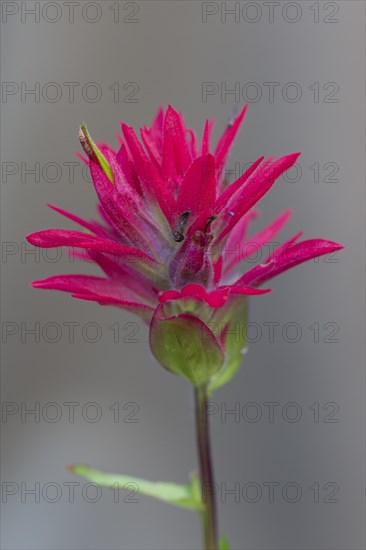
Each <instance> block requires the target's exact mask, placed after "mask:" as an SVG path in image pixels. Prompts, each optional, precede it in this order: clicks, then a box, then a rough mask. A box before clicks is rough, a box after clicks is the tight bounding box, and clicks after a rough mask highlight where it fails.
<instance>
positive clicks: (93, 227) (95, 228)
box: [48, 204, 105, 236]
mask: <svg viewBox="0 0 366 550" xmlns="http://www.w3.org/2000/svg"><path fill="white" fill-rule="evenodd" d="M48 206H49V207H50V208H52V210H54V211H55V212H58V213H59V214H61V215H62V216H65V218H68V219H69V220H72V221H73V222H75V223H77V224H79V225H81V227H85V229H87V230H88V231H90V232H92V233H95V234H96V235H99V236H105V232H104V231H103V230H102V228H101V227H100V225H98V224H97V223H96V222H88V221H86V220H83V219H82V218H79V216H76V215H75V214H72V212H68V211H67V210H63V209H62V208H59V207H58V206H54V205H52V204H48Z"/></svg>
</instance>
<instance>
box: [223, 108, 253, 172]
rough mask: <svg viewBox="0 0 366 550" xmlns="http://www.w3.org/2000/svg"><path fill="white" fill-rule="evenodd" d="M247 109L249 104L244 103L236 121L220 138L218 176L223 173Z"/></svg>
mask: <svg viewBox="0 0 366 550" xmlns="http://www.w3.org/2000/svg"><path fill="white" fill-rule="evenodd" d="M247 109H248V104H246V105H244V107H243V109H242V110H241V112H240V113H239V115H238V116H237V117H236V119H235V120H234V122H233V123H232V124H230V125H229V126H228V127H227V128H226V130H225V132H224V133H223V135H222V136H221V138H220V139H219V142H218V144H217V146H216V150H215V157H216V161H217V164H216V167H217V174H218V177H220V176H221V174H222V170H223V168H224V165H225V162H226V160H227V158H228V156H229V153H230V149H231V146H232V144H233V141H234V139H235V137H236V134H237V133H238V131H239V128H240V126H241V124H242V122H243V120H244V117H245V113H246V112H247Z"/></svg>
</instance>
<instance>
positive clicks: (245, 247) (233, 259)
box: [224, 210, 292, 273]
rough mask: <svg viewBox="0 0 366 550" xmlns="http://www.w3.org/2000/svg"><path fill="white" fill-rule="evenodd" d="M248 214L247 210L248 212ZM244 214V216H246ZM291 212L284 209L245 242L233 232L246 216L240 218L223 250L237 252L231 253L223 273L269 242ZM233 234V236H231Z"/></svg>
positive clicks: (256, 252)
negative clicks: (235, 252)
mask: <svg viewBox="0 0 366 550" xmlns="http://www.w3.org/2000/svg"><path fill="white" fill-rule="evenodd" d="M248 214H249V212H248ZM248 214H246V216H248ZM291 214H292V211H291V210H286V211H285V212H283V213H282V214H281V215H280V216H278V218H276V219H275V220H274V221H273V222H272V223H271V224H270V225H269V226H268V227H266V228H265V229H263V230H262V231H260V232H259V233H257V234H256V235H253V236H251V237H249V238H248V240H247V241H246V242H244V239H241V238H240V235H239V234H236V233H235V230H236V228H237V227H238V226H239V227H240V222H241V221H242V220H245V219H246V216H244V217H243V218H242V220H240V222H239V223H238V224H237V226H236V227H235V228H234V229H233V232H232V234H231V235H230V237H229V239H228V240H227V243H226V246H225V251H224V255H225V252H226V251H227V252H229V253H230V252H232V251H233V250H235V251H237V252H238V254H234V255H233V254H231V256H230V258H229V261H227V262H226V265H225V273H228V272H229V271H230V270H231V269H233V268H234V267H235V265H237V264H238V263H240V262H242V261H243V260H245V259H246V258H249V257H250V256H252V255H253V254H258V252H260V251H261V250H262V248H263V247H264V246H265V245H266V244H271V243H272V241H273V239H274V238H275V236H276V235H277V234H278V233H279V232H280V231H281V229H282V228H283V227H284V226H285V225H286V223H287V221H288V219H289V218H290V216H291ZM232 236H233V238H232Z"/></svg>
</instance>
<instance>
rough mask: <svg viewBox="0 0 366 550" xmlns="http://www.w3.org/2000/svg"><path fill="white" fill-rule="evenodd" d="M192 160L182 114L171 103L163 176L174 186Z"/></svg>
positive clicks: (168, 112)
mask: <svg viewBox="0 0 366 550" xmlns="http://www.w3.org/2000/svg"><path fill="white" fill-rule="evenodd" d="M190 162H191V156H190V154H189V150H188V145H187V140H186V135H185V128H184V125H183V120H182V116H181V115H180V114H179V113H177V111H175V110H174V109H173V108H172V107H171V106H170V105H169V107H168V109H167V112H166V115H165V121H164V143H163V178H164V179H165V180H166V181H167V182H168V184H169V186H170V187H172V186H174V184H175V181H176V179H177V176H180V177H181V176H183V174H184V173H185V172H186V170H187V169H188V166H189V164H190Z"/></svg>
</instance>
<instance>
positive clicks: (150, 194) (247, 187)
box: [27, 106, 342, 377]
mask: <svg viewBox="0 0 366 550" xmlns="http://www.w3.org/2000/svg"><path fill="white" fill-rule="evenodd" d="M246 109H247V107H246V106H245V107H244V108H243V110H242V111H241V113H240V114H239V116H238V117H237V118H236V119H235V120H234V122H233V123H232V124H230V125H229V126H228V127H227V128H226V130H225V131H224V133H223V135H222V136H221V138H220V139H219V141H218V143H217V145H216V147H215V149H214V150H213V149H212V147H211V144H210V136H211V132H212V126H213V124H212V122H211V121H207V122H206V125H205V128H204V131H203V136H202V139H201V142H200V143H199V144H197V141H196V136H195V133H194V132H193V130H191V129H189V128H186V126H185V123H184V120H183V117H182V115H181V114H180V113H177V112H176V111H175V110H174V109H173V108H172V107H168V109H167V110H166V112H164V110H163V109H162V108H161V109H160V110H159V112H158V114H157V116H156V118H155V120H154V122H153V124H152V126H151V128H147V127H143V128H142V129H141V131H140V133H141V139H142V142H143V145H142V144H141V142H140V141H139V139H138V137H137V136H136V134H135V131H134V130H133V128H131V127H129V126H127V125H126V124H125V123H122V134H123V137H121V138H120V148H119V150H118V151H117V152H116V151H114V150H113V149H112V147H110V146H109V145H105V144H103V145H99V146H98V147H97V146H96V145H95V144H94V143H93V141H92V139H91V137H90V135H89V133H88V131H87V129H86V126H85V125H83V126H82V127H81V130H80V140H81V144H82V146H83V148H84V151H85V152H86V154H87V157H88V160H86V162H88V164H89V167H90V171H91V175H92V178H93V182H94V186H95V189H96V192H97V195H98V198H99V201H100V205H99V212H100V216H101V218H102V221H101V222H100V221H85V220H83V219H81V218H79V217H77V216H75V215H74V214H71V213H69V212H66V211H64V210H62V209H60V208H56V207H54V206H51V208H53V209H54V210H56V211H57V212H59V213H60V214H62V215H64V216H66V217H67V218H69V219H71V220H73V221H74V222H76V223H77V224H79V225H80V226H81V227H82V228H83V229H84V231H70V230H64V229H48V230H45V231H40V232H37V233H33V234H31V235H29V236H28V237H27V239H28V241H29V242H30V243H32V244H34V245H36V246H39V247H43V248H51V247H59V246H67V247H73V248H78V249H82V250H83V256H84V258H85V259H86V260H88V261H91V262H94V263H96V264H98V266H99V267H100V268H101V270H102V271H103V272H104V277H94V276H88V275H58V276H55V277H49V278H48V279H44V280H41V281H35V282H34V283H33V286H35V287H37V288H46V289H57V290H63V291H67V292H71V293H72V295H73V296H74V297H76V298H81V299H84V300H91V301H95V302H98V303H100V304H103V305H115V306H119V307H122V308H124V309H127V310H129V311H132V312H133V313H136V314H137V315H139V316H140V317H142V318H143V319H144V320H146V321H148V322H149V321H151V320H152V319H153V321H152V325H151V342H152V349H153V352H154V354H155V356H158V355H159V353H157V352H156V342H155V341H156V338H157V334H158V333H159V331H160V330H161V327H162V326H163V323H166V322H167V319H168V318H169V319H172V318H174V319H175V320H177V316H179V320H178V321H179V323H180V328H179V330H180V331H181V332H182V323H183V324H185V325H189V326H190V327H192V326H193V325H195V324H197V323H198V322H200V323H203V324H204V326H205V327H207V326H208V323H210V322H211V323H215V324H216V325H217V323H218V322H219V321H220V323H221V328H220V331H219V333H218V334H216V335H215V346H216V344H217V346H218V349H219V350H224V349H225V351H227V350H226V348H225V346H226V344H225V342H226V336H225V335H226V334H227V331H228V327H229V325H230V322H231V321H232V319H233V318H234V317H235V311H237V310H238V308H239V309H240V305H241V306H243V304H244V296H245V295H249V294H260V293H264V292H267V291H268V289H266V290H260V289H259V288H258V287H259V286H260V285H261V284H262V283H265V282H267V281H268V280H269V279H271V278H272V277H275V276H276V275H278V274H280V273H282V272H283V271H286V270H287V269H289V268H292V267H294V266H296V265H298V264H300V263H302V262H304V261H307V260H310V259H312V258H315V257H317V256H320V255H322V254H328V253H330V252H334V251H336V250H339V249H340V248H342V246H341V245H339V244H337V243H334V242H330V241H325V240H321V239H313V240H307V241H302V242H297V241H298V239H299V237H300V235H297V236H295V237H294V238H292V239H290V240H289V241H287V242H286V243H285V244H283V245H282V246H280V247H279V248H277V249H276V250H275V251H274V252H273V253H272V254H271V255H270V256H269V257H268V258H267V259H266V260H265V261H264V262H263V263H261V264H260V265H257V266H256V267H254V268H252V269H251V270H250V271H248V272H247V273H245V274H244V275H242V276H241V277H239V278H238V279H236V280H235V277H234V274H233V273H234V270H235V269H236V267H237V264H239V263H240V262H241V261H242V260H244V259H245V257H247V256H249V255H251V254H253V247H254V249H255V250H254V252H256V253H258V251H260V250H262V249H263V246H264V245H265V244H266V243H267V244H268V243H269V242H271V241H273V239H274V238H275V236H276V235H277V233H278V232H279V231H280V229H282V227H283V226H284V225H285V223H286V221H287V219H288V217H289V215H290V213H289V212H288V211H287V212H285V213H284V214H282V215H281V216H279V217H278V218H277V219H276V220H275V221H274V222H272V223H271V224H270V225H269V226H268V227H267V228H266V229H264V230H263V231H261V232H260V233H258V234H257V235H255V236H254V237H251V238H250V242H248V241H246V240H245V239H246V234H247V228H248V224H249V223H250V221H251V219H252V218H253V217H254V216H255V215H256V213H255V211H254V210H253V207H254V206H255V205H256V203H257V202H258V201H259V200H260V199H261V198H262V197H263V195H265V194H266V193H267V192H268V191H269V189H270V188H271V187H272V185H273V184H274V182H275V180H276V179H277V178H278V177H279V176H281V174H283V173H284V172H285V171H286V170H288V169H289V168H290V167H291V166H292V165H293V164H294V163H295V162H296V160H297V158H298V156H299V154H298V153H294V154H291V155H286V156H284V157H281V158H279V159H273V158H271V159H268V160H264V159H263V157H261V158H260V159H258V160H257V161H256V162H255V163H254V164H253V165H252V166H251V167H250V168H249V169H248V170H247V171H246V172H245V173H244V174H243V175H241V176H240V177H239V179H238V180H236V181H235V182H234V183H232V184H230V185H226V182H225V180H224V177H223V172H224V167H225V163H226V161H227V158H228V155H229V151H230V148H231V146H232V143H233V141H234V138H235V136H236V134H237V132H238V129H239V127H240V125H241V122H242V120H243V118H244V116H245V113H246ZM85 230H86V231H85ZM246 244H247V245H248V246H247V247H246V246H245V245H246ZM251 247H252V248H251ZM79 255H80V253H79ZM159 304H160V305H159ZM168 310H170V312H169V311H168ZM182 316H183V317H182ZM193 318H194V319H195V320H194V321H193V320H192V319H193ZM176 322H177V321H176ZM164 326H165V325H164ZM171 326H172V323H171ZM177 326H178V325H177ZM196 328H197V327H196ZM204 330H206V329H204ZM188 332H191V331H190V330H189V331H188ZM207 334H208V333H207ZM207 334H206V337H207V339H209V338H210V337H209V336H207ZM218 355H220V353H219V352H218V354H217V356H218ZM159 360H160V362H162V363H163V362H164V361H163V360H162V358H161V357H160V359H159ZM224 360H225V358H224V357H223V362H224ZM221 366H222V365H221ZM220 368H221V367H220ZM188 377H189V376H188Z"/></svg>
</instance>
